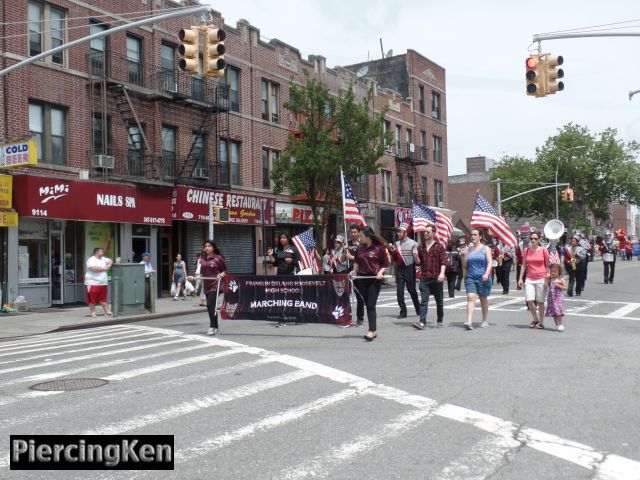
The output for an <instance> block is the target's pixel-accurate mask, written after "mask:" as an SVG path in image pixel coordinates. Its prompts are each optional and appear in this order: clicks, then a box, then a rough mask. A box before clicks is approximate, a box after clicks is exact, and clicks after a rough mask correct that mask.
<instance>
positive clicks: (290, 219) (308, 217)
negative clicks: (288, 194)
mask: <svg viewBox="0 0 640 480" xmlns="http://www.w3.org/2000/svg"><path fill="white" fill-rule="evenodd" d="M323 210H324V208H323V207H318V216H322V212H323ZM276 223H294V224H300V225H313V212H312V210H311V207H308V206H306V205H294V204H293V203H280V202H276Z"/></svg>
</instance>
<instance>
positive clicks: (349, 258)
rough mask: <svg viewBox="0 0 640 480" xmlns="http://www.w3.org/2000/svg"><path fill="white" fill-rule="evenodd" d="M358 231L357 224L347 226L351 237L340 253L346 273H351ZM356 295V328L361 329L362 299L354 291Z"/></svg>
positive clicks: (356, 247) (358, 235)
mask: <svg viewBox="0 0 640 480" xmlns="http://www.w3.org/2000/svg"><path fill="white" fill-rule="evenodd" d="M360 230H362V228H361V227H360V225H359V224H357V223H352V224H351V225H350V226H349V235H350V236H351V240H349V241H348V242H347V248H345V249H343V251H342V259H341V261H342V262H344V263H346V264H347V265H348V268H347V272H351V271H352V270H353V265H354V260H355V254H356V251H357V250H358V246H359V245H360ZM355 295H356V321H357V323H356V326H358V327H362V326H363V325H364V298H363V297H362V295H361V294H360V292H358V291H357V290H356V291H355Z"/></svg>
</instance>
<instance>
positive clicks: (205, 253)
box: [187, 240, 227, 335]
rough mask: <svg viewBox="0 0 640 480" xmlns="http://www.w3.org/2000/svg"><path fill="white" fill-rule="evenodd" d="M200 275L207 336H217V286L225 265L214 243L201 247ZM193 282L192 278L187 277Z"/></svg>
mask: <svg viewBox="0 0 640 480" xmlns="http://www.w3.org/2000/svg"><path fill="white" fill-rule="evenodd" d="M198 265H199V266H200V275H201V276H202V281H203V283H202V291H203V292H204V293H205V295H206V296H207V312H208V313H209V330H208V331H207V335H217V334H218V313H217V312H216V303H217V302H218V293H219V285H220V283H219V282H220V281H221V280H222V278H223V277H224V276H225V275H226V273H227V264H226V263H225V261H224V257H223V256H222V255H221V253H220V250H219V249H218V247H217V245H216V243H215V242H214V241H213V240H207V241H206V242H204V245H203V247H202V256H201V257H200V258H199V259H198ZM187 278H188V279H189V280H193V277H191V276H189V277H187Z"/></svg>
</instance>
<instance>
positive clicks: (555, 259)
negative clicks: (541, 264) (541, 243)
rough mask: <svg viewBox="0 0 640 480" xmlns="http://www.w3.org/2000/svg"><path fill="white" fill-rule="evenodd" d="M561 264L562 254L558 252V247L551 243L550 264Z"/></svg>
mask: <svg viewBox="0 0 640 480" xmlns="http://www.w3.org/2000/svg"><path fill="white" fill-rule="evenodd" d="M554 263H558V264H560V255H559V254H558V247H556V246H554V245H549V264H550V265H551V264H554Z"/></svg>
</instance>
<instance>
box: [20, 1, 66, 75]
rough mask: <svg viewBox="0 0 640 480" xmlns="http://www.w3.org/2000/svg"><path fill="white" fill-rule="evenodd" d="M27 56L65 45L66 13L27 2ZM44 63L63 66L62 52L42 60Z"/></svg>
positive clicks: (44, 5) (40, 4) (46, 5)
mask: <svg viewBox="0 0 640 480" xmlns="http://www.w3.org/2000/svg"><path fill="white" fill-rule="evenodd" d="M27 15H28V17H29V22H28V23H29V56H32V57H33V56H35V55H38V54H40V53H42V52H44V51H47V50H51V49H52V48H56V47H59V46H60V45H62V44H63V43H65V32H66V25H65V23H66V20H65V16H66V12H65V10H61V9H59V8H56V7H53V6H51V5H48V4H45V3H40V2H33V1H32V2H29V7H28V13H27ZM43 61H45V62H51V63H55V64H57V65H64V51H63V52H57V53H54V54H53V55H51V56H49V57H45V58H44V59H43Z"/></svg>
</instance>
